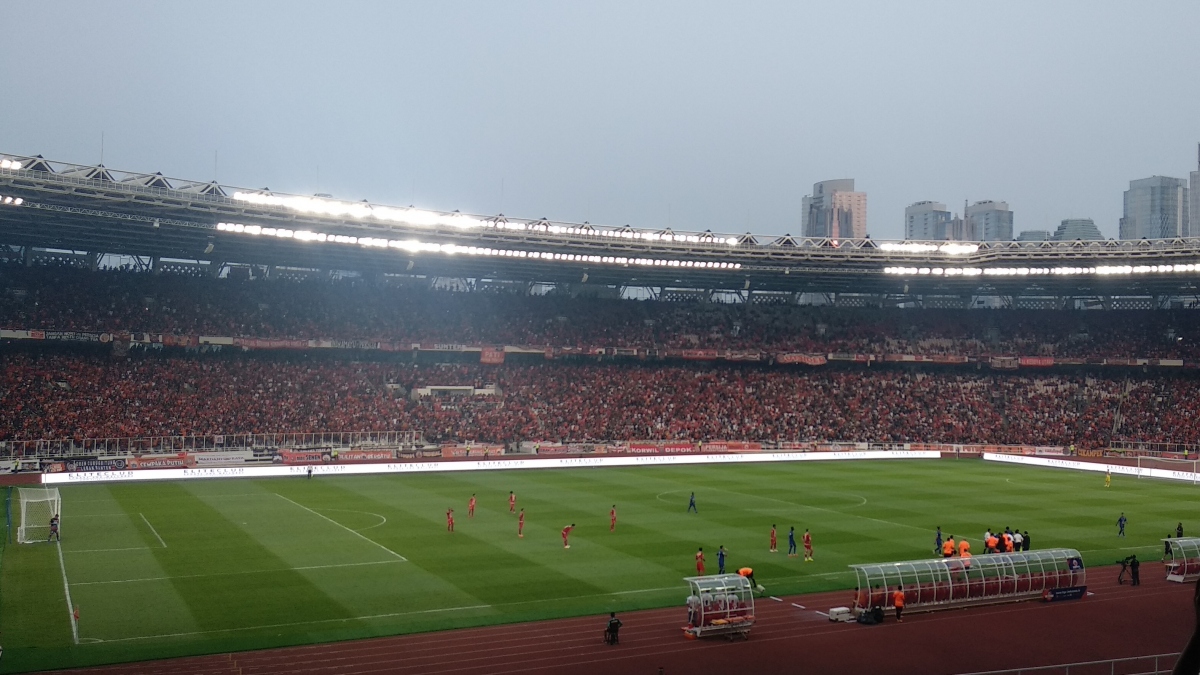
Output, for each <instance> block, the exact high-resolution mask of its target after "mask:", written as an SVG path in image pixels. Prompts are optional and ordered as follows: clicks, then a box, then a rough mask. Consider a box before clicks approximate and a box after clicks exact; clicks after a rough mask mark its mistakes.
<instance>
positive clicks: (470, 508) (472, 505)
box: [467, 495, 475, 518]
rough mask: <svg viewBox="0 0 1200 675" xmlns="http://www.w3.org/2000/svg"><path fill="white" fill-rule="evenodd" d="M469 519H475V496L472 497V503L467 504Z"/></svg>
mask: <svg viewBox="0 0 1200 675" xmlns="http://www.w3.org/2000/svg"><path fill="white" fill-rule="evenodd" d="M467 517H468V518H474V517H475V495H471V501H469V502H467Z"/></svg>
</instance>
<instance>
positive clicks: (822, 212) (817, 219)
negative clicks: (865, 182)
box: [802, 178, 867, 239]
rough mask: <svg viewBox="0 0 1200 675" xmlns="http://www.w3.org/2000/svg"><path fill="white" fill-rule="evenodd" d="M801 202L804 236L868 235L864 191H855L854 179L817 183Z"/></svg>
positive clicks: (857, 237)
mask: <svg viewBox="0 0 1200 675" xmlns="http://www.w3.org/2000/svg"><path fill="white" fill-rule="evenodd" d="M803 203H804V207H805V209H804V215H803V217H802V224H803V228H804V236H805V237H813V238H818V239H863V238H865V237H866V236H867V193H865V192H855V191H854V179H853V178H842V179H839V180H827V181H822V182H820V183H817V184H815V185H813V193H812V194H811V195H809V196H807V197H805V198H804V202H803Z"/></svg>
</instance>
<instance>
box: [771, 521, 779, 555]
mask: <svg viewBox="0 0 1200 675" xmlns="http://www.w3.org/2000/svg"><path fill="white" fill-rule="evenodd" d="M778 544H779V539H778V537H776V536H775V526H774V525H772V526H771V553H779V549H778V548H776V547H777V546H778Z"/></svg>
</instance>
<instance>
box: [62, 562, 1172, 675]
mask: <svg viewBox="0 0 1200 675" xmlns="http://www.w3.org/2000/svg"><path fill="white" fill-rule="evenodd" d="M1148 567H1157V566H1148ZM1089 571H1092V572H1094V573H1095V574H1097V578H1111V575H1108V574H1106V573H1107V572H1111V571H1113V569H1112V568H1108V567H1100V568H1092V570H1089ZM1146 571H1147V577H1146V580H1145V581H1144V583H1143V585H1142V586H1140V587H1136V588H1135V587H1131V586H1117V585H1115V584H1112V583H1111V582H1110V583H1107V584H1104V585H1097V586H1093V587H1092V588H1094V589H1095V596H1093V597H1089V598H1087V599H1084V600H1077V601H1069V602H1057V603H1042V602H1038V601H1026V602H1020V603H1011V604H1005V605H992V606H987V607H974V608H968V609H961V610H955V611H947V612H932V613H919V614H913V615H911V616H910V617H908V618H906V620H905V622H904V623H903V624H897V623H895V622H894V621H891V620H890V619H891V617H890V616H889V617H888V618H887V620H885V622H884V624H883V625H881V626H871V627H868V626H858V625H855V624H836V623H831V622H829V621H828V620H827V619H825V618H824V617H822V616H821V612H822V611H823V610H827V609H828V608H829V607H831V606H835V605H840V604H845V602H844V601H845V595H846V594H845V593H843V592H834V593H821V594H816V595H806V596H791V597H788V598H784V600H785V602H782V603H775V602H767V603H765V604H763V605H761V606H759V607H758V608H757V611H756V614H757V616H758V622H757V623H756V625H755V627H754V630H753V631H752V633H751V636H750V639H749V640H747V641H745V642H726V641H724V640H714V641H706V640H699V641H689V640H685V639H683V636H682V635H681V632H680V624H681V623H682V620H683V612H684V610H683V608H682V607H680V608H667V609H657V610H646V611H640V612H628V613H625V614H622V615H620V618H621V620H622V621H623V622H624V624H625V626H624V628H622V630H621V643H620V644H619V645H616V646H612V647H609V646H606V645H604V644H603V643H602V641H601V634H602V631H603V627H604V619H605V617H602V616H588V617H578V618H574V619H563V620H558V621H539V622H533V623H520V624H509V625H502V626H491V627H484V628H467V629H462V630H453V631H444V632H439V633H426V634H417V635H403V636H396V637H387V638H376V639H372V640H356V641H350V642H340V643H332V644H325V645H307V646H302V647H290V648H283V649H269V650H262V651H254V652H244V653H236V654H221V655H214V656H201V657H189V658H182V659H172V660H167V661H150V662H144V663H139V664H121V665H114V666H103V667H98V668H90V669H80V670H71V671H59V672H61V673H73V674H78V675H117V674H118V673H121V674H130V675H151V674H161V673H164V672H170V673H172V674H173V675H226V674H228V675H274V674H276V673H279V674H283V675H286V674H294V675H299V674H304V675H335V674H337V675H366V674H376V673H378V674H382V673H399V674H401V675H408V674H411V675H415V674H416V673H429V674H435V675H483V674H485V673H488V674H492V675H507V674H512V673H534V674H543V675H550V673H560V672H564V671H565V670H570V672H572V673H578V674H580V675H601V674H605V675H607V674H609V673H613V672H635V673H641V672H645V673H653V672H657V670H658V668H660V667H662V668H664V670H665V672H667V673H681V672H723V671H726V670H730V669H736V668H739V667H740V668H744V667H745V665H746V664H747V663H753V664H754V671H755V672H756V673H764V674H766V675H773V674H776V673H778V674H780V675H783V674H785V673H788V674H790V673H795V672H797V671H798V670H799V669H801V668H802V669H803V670H804V672H811V673H838V672H868V671H870V670H872V669H877V668H878V666H879V661H880V658H881V655H885V656H886V658H887V659H888V668H887V670H888V672H889V673H894V674H895V675H954V674H955V673H963V672H967V671H971V670H975V669H976V668H974V666H975V665H977V664H978V662H979V661H978V659H979V652H978V644H979V642H978V639H979V636H980V635H987V636H989V637H991V638H994V640H995V641H996V642H998V643H1000V644H1018V645H1021V649H1018V650H1011V651H1009V652H1006V653H1005V655H1004V663H1003V664H1002V665H1003V666H1004V667H1010V668H1021V667H1025V668H1029V667H1035V666H1039V665H1047V664H1053V663H1064V662H1071V661H1082V660H1096V659H1111V658H1124V657H1130V656H1141V655H1145V654H1154V653H1167V652H1177V651H1178V650H1179V649H1180V648H1181V647H1182V645H1183V644H1184V643H1185V642H1186V641H1187V639H1188V637H1189V635H1190V631H1191V621H1190V618H1191V616H1192V614H1193V611H1192V609H1191V595H1192V587H1191V586H1190V585H1188V584H1175V583H1171V582H1168V581H1165V580H1163V579H1162V577H1161V576H1160V575H1159V574H1157V573H1158V572H1159V571H1160V570H1158V569H1147V570H1146ZM806 607H807V608H809V609H805V608H806ZM1047 636H1054V637H1053V638H1051V639H1047ZM84 648H85V649H86V648H87V647H86V646H85V647H84ZM933 654H936V655H937V658H931V655H933Z"/></svg>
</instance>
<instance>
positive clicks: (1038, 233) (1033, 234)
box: [1017, 230, 1050, 241]
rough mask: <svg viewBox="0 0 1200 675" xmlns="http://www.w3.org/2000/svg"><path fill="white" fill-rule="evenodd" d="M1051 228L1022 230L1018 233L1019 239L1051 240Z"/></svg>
mask: <svg viewBox="0 0 1200 675" xmlns="http://www.w3.org/2000/svg"><path fill="white" fill-rule="evenodd" d="M1049 240H1050V231H1049V230H1021V233H1020V234H1018V235H1017V241H1049Z"/></svg>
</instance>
